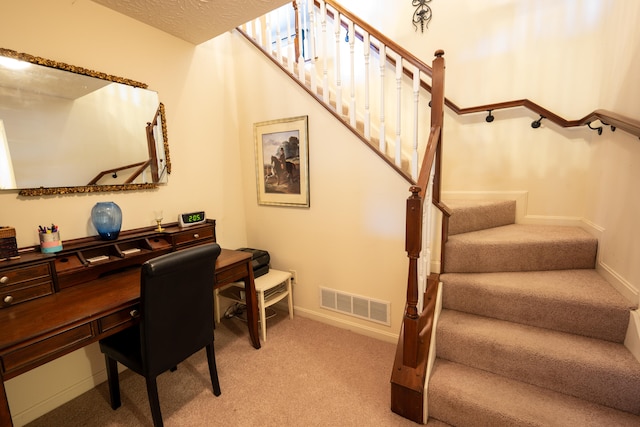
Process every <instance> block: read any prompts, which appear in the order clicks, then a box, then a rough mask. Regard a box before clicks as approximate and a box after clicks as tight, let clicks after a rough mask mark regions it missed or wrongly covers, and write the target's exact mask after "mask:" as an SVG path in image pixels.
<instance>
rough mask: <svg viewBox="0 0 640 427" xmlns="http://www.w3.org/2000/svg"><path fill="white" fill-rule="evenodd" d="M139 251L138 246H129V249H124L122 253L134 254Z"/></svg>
mask: <svg viewBox="0 0 640 427" xmlns="http://www.w3.org/2000/svg"><path fill="white" fill-rule="evenodd" d="M138 252H140V248H131V249H125V250H124V251H122V253H123V254H125V255H131V254H135V253H138Z"/></svg>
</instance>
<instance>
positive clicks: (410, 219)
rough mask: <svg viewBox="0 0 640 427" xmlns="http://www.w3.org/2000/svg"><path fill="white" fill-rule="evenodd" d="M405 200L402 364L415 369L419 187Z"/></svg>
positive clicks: (420, 204) (419, 236)
mask: <svg viewBox="0 0 640 427" xmlns="http://www.w3.org/2000/svg"><path fill="white" fill-rule="evenodd" d="M409 191H411V196H410V197H409V198H408V199H407V230H406V247H405V249H406V251H407V256H408V257H409V275H408V280H407V306H406V309H405V314H404V319H403V323H404V344H403V347H404V350H403V356H402V360H403V364H404V365H405V366H411V367H414V368H415V367H416V365H417V356H418V318H419V315H418V258H420V250H421V248H422V197H421V196H420V187H417V186H412V187H411V188H410V189H409Z"/></svg>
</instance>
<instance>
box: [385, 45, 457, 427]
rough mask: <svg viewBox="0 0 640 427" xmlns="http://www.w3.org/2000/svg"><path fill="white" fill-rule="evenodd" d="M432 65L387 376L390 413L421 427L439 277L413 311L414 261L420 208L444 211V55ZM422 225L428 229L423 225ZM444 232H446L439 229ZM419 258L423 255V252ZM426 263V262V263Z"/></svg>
mask: <svg viewBox="0 0 640 427" xmlns="http://www.w3.org/2000/svg"><path fill="white" fill-rule="evenodd" d="M435 55H436V58H435V59H434V61H433V76H432V79H433V90H432V92H431V95H432V97H431V109H432V110H431V111H432V114H431V132H430V135H429V142H428V144H427V151H426V154H425V156H424V158H423V161H422V166H421V168H420V174H419V177H418V183H417V185H415V186H412V187H411V188H410V191H411V196H410V197H409V198H408V199H407V214H406V251H407V255H408V257H409V272H408V278H407V304H406V307H405V312H404V318H403V322H402V329H401V331H400V337H399V340H398V346H397V348H396V357H395V359H394V365H393V371H392V374H391V410H392V411H393V412H395V413H397V414H399V415H402V416H403V417H405V418H408V419H410V420H413V421H415V422H417V423H422V422H423V418H424V400H425V399H424V390H425V384H426V383H427V367H428V363H429V355H430V351H431V334H432V331H433V326H434V315H435V309H436V296H437V289H438V283H439V275H438V274H431V273H430V271H429V269H427V272H426V273H425V274H424V275H423V276H425V277H423V278H422V279H423V280H425V281H426V284H425V286H424V287H422V289H426V290H425V292H424V297H423V308H422V311H421V312H420V313H419V312H418V296H419V295H418V292H419V289H420V288H421V287H420V283H419V281H420V280H421V277H420V272H419V266H418V261H419V259H420V256H421V254H420V252H421V251H422V250H423V239H424V238H425V230H423V223H424V222H425V221H424V216H425V215H427V216H429V217H431V215H428V213H425V212H424V211H425V210H428V209H431V204H433V205H434V206H435V207H436V208H437V209H440V210H441V211H442V212H443V213H444V215H443V224H445V223H446V222H447V221H446V218H447V217H448V216H447V212H448V210H447V209H446V207H445V206H444V205H443V204H442V201H441V200H440V185H441V181H440V158H441V152H442V125H443V121H444V68H445V63H444V58H443V55H444V52H443V51H441V50H439V51H437V52H436V53H435ZM426 226H427V227H430V226H431V223H430V221H427V225H426ZM445 230H446V228H445ZM423 256H424V254H423ZM429 261H430V260H429V259H426V263H429Z"/></svg>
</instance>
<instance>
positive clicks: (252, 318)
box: [244, 263, 260, 349]
mask: <svg viewBox="0 0 640 427" xmlns="http://www.w3.org/2000/svg"><path fill="white" fill-rule="evenodd" d="M247 267H248V270H249V274H248V276H247V277H245V278H244V295H245V302H246V304H247V325H248V326H249V337H250V338H251V344H253V346H254V347H255V348H256V349H258V348H260V335H258V300H257V298H256V284H255V282H254V277H253V267H252V266H251V263H248V264H247Z"/></svg>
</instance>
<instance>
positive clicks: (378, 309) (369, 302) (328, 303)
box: [320, 287, 391, 326]
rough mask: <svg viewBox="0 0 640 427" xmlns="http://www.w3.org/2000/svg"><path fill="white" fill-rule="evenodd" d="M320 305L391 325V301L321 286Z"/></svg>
mask: <svg viewBox="0 0 640 427" xmlns="http://www.w3.org/2000/svg"><path fill="white" fill-rule="evenodd" d="M320 307H322V308H326V309H327V310H332V311H337V312H338V313H343V314H348V315H350V316H354V317H359V318H361V319H366V320H370V321H372V322H376V323H382V324H383V325H387V326H391V321H390V318H389V312H390V310H389V307H390V303H389V302H387V301H379V300H374V299H371V298H367V297H363V296H360V295H354V294H349V293H346V292H342V291H336V290H334V289H329V288H323V287H321V288H320Z"/></svg>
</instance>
